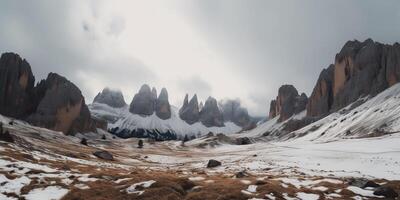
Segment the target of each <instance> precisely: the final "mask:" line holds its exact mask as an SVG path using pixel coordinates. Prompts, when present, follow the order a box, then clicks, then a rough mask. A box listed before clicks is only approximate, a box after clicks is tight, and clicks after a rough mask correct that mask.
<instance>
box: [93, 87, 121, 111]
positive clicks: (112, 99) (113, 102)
mask: <svg viewBox="0 0 400 200" xmlns="http://www.w3.org/2000/svg"><path fill="white" fill-rule="evenodd" d="M94 102H97V103H103V104H107V105H109V106H111V107H114V108H121V107H124V106H125V105H126V103H125V100H124V96H123V95H122V92H121V91H118V90H111V89H109V88H104V89H103V91H102V92H100V93H99V94H97V95H96V97H95V98H94V100H93V103H94Z"/></svg>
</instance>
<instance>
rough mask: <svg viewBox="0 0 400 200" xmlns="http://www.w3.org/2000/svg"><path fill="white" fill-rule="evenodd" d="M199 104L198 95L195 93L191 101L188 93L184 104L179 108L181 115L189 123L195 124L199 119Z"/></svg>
mask: <svg viewBox="0 0 400 200" xmlns="http://www.w3.org/2000/svg"><path fill="white" fill-rule="evenodd" d="M199 116H200V112H199V104H198V100H197V95H196V94H195V95H194V96H193V97H192V99H190V102H188V95H187V94H186V96H185V100H184V101H183V105H182V107H181V109H180V110H179V117H180V118H181V119H182V120H184V121H186V122H187V123H188V124H193V123H196V122H198V121H199Z"/></svg>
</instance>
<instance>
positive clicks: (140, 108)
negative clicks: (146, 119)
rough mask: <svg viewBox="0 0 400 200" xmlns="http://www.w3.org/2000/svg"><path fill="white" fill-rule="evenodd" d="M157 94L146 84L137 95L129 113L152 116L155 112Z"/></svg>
mask: <svg viewBox="0 0 400 200" xmlns="http://www.w3.org/2000/svg"><path fill="white" fill-rule="evenodd" d="M156 100H157V92H156V91H155V89H154V90H153V91H151V89H150V87H149V86H148V85H147V84H144V85H143V86H142V87H141V88H140V90H139V92H138V93H137V94H135V96H134V97H133V99H132V102H131V104H130V108H129V111H130V112H131V113H133V114H139V115H145V116H148V115H152V114H153V113H154V110H155V105H156Z"/></svg>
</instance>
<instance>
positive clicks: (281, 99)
mask: <svg viewBox="0 0 400 200" xmlns="http://www.w3.org/2000/svg"><path fill="white" fill-rule="evenodd" d="M307 101H308V98H307V96H306V95H305V94H304V93H302V94H301V95H299V93H298V92H297V90H296V88H295V87H294V86H293V85H282V86H281V87H280V88H279V91H278V96H277V97H276V99H275V100H272V101H271V104H270V105H271V108H270V113H269V117H270V118H271V119H272V118H274V117H276V116H278V115H279V119H278V122H282V121H285V120H287V119H289V118H290V117H291V116H293V115H294V114H298V113H300V112H301V111H303V110H305V109H306V105H307Z"/></svg>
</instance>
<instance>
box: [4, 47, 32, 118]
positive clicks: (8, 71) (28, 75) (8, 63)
mask: <svg viewBox="0 0 400 200" xmlns="http://www.w3.org/2000/svg"><path fill="white" fill-rule="evenodd" d="M34 83H35V77H34V76H33V74H32V70H31V66H30V65H29V63H28V62H27V61H26V60H25V59H22V58H21V57H20V56H19V55H18V54H15V53H4V54H2V55H1V58H0V114H2V115H5V116H9V117H14V118H18V119H23V118H25V117H27V116H28V115H29V114H30V113H31V112H33V111H34V110H35V105H34V104H33V102H32V101H31V95H32V94H31V93H32V90H33V87H34Z"/></svg>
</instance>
